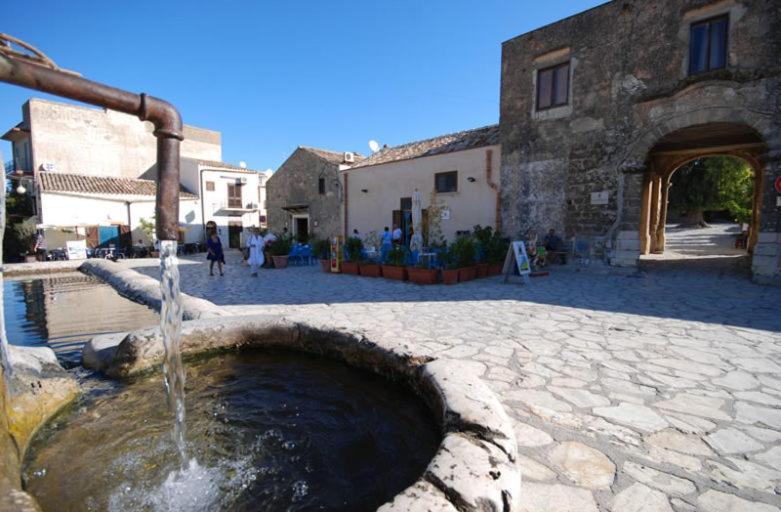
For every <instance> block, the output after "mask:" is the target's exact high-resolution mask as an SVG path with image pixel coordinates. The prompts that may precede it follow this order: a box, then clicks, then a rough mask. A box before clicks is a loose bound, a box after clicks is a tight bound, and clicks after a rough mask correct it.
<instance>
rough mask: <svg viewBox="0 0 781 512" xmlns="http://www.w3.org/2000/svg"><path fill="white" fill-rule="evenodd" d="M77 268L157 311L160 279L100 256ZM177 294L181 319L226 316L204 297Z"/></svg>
mask: <svg viewBox="0 0 781 512" xmlns="http://www.w3.org/2000/svg"><path fill="white" fill-rule="evenodd" d="M78 270H80V271H82V272H85V273H87V274H91V275H94V276H95V277H98V278H100V279H102V280H103V281H105V282H106V283H108V284H109V285H111V286H112V287H113V288H114V289H116V290H117V292H119V294H120V295H123V296H125V297H127V298H129V299H130V300H133V301H135V302H140V303H141V304H145V305H147V306H149V307H150V308H152V309H154V310H156V311H158V312H159V311H160V307H161V301H162V294H161V292H160V282H159V281H157V280H156V279H154V278H152V277H149V276H146V275H144V274H141V273H140V272H136V271H135V270H133V269H132V268H128V267H124V266H122V265H119V264H117V263H114V262H113V261H109V260H101V259H91V260H86V261H84V262H82V263H81V265H80V266H79V267H78ZM180 296H181V300H182V310H183V316H184V319H185V320H195V319H198V318H211V317H219V316H228V313H226V312H225V311H223V310H222V309H221V308H220V307H219V306H216V305H215V304H213V303H211V302H209V301H208V300H204V299H199V298H196V297H192V296H190V295H187V294H186V293H182V294H180Z"/></svg>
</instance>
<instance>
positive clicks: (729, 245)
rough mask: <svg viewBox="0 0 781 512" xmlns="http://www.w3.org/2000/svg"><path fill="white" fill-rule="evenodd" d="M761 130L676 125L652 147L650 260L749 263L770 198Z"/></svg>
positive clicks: (645, 211) (691, 264)
mask: <svg viewBox="0 0 781 512" xmlns="http://www.w3.org/2000/svg"><path fill="white" fill-rule="evenodd" d="M764 150H765V145H764V144H763V142H762V140H761V138H759V137H758V135H757V134H756V133H755V132H753V130H751V129H750V128H748V127H746V126H743V125H736V124H728V123H713V124H710V125H698V126H692V127H689V128H684V129H681V130H678V131H675V132H672V133H670V134H668V135H666V136H665V137H663V138H662V139H660V140H659V141H657V143H656V145H655V146H654V147H653V148H652V149H651V151H650V153H649V159H648V167H647V170H646V175H645V179H644V182H645V183H644V189H643V198H642V199H643V202H642V210H641V222H640V252H641V257H640V259H641V262H643V266H645V267H646V268H648V267H651V268H676V269H677V268H697V269H704V268H709V269H711V270H718V271H719V272H723V271H732V270H737V271H739V272H740V273H743V272H745V271H747V269H748V267H749V264H750V257H749V255H750V254H751V253H752V250H753V248H754V245H755V244H756V241H757V232H758V227H759V222H760V211H761V206H762V166H761V165H760V164H759V160H758V155H760V154H762V152H763V151H764Z"/></svg>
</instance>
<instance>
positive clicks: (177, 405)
mask: <svg viewBox="0 0 781 512" xmlns="http://www.w3.org/2000/svg"><path fill="white" fill-rule="evenodd" d="M160 289H161V291H162V305H161V308H160V330H161V332H162V335H163V347H164V348H165V359H164V361H163V377H164V378H165V390H166V394H167V396H168V407H169V409H170V410H171V413H172V414H173V416H174V426H173V436H174V442H175V443H176V448H177V450H178V451H179V458H180V463H181V467H182V470H185V469H186V468H188V466H189V465H190V463H189V462H188V461H187V445H186V440H185V417H186V414H185V406H184V382H185V373H184V367H183V366H182V352H181V350H180V348H179V344H180V342H181V339H182V300H181V297H180V294H179V262H178V261H177V257H176V241H174V240H163V241H161V242H160Z"/></svg>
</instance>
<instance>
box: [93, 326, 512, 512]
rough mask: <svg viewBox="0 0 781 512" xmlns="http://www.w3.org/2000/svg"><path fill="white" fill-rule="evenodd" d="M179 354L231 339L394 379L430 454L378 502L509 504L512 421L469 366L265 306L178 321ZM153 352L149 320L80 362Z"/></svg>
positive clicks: (402, 506)
mask: <svg viewBox="0 0 781 512" xmlns="http://www.w3.org/2000/svg"><path fill="white" fill-rule="evenodd" d="M181 348H182V354H183V355H184V357H185V358H186V357H187V356H195V355H200V354H203V353H206V352H211V351H220V350H225V349H232V348H248V349H249V348H251V349H257V348H261V349H262V348H275V349H286V350H293V351H300V352H304V353H307V354H312V355H316V356H321V357H327V358H330V359H334V360H338V361H343V362H345V363H347V364H349V365H351V366H354V367H357V368H362V369H365V370H369V371H372V372H374V373H376V374H378V375H381V376H383V377H384V378H387V379H389V380H392V381H395V382H399V383H402V384H404V385H406V386H407V387H409V388H410V389H412V390H413V391H414V392H415V393H417V394H418V395H419V396H420V397H421V398H422V399H423V401H424V402H425V403H426V404H427V406H428V407H429V408H430V409H431V410H432V412H433V413H434V416H435V418H436V420H437V421H438V423H439V426H440V428H441V432H442V441H441V443H440V445H439V448H438V450H437V453H436V455H435V456H434V458H433V459H432V460H431V462H430V463H429V464H428V466H427V468H426V470H425V471H424V473H423V475H421V476H420V477H419V478H418V480H417V481H416V482H415V483H414V484H413V485H411V486H410V487H408V488H407V489H406V490H404V491H402V492H401V493H400V494H398V495H396V496H395V497H394V498H393V499H392V500H391V501H389V502H388V503H386V504H384V505H383V506H381V507H380V508H379V509H378V510H380V511H383V512H390V511H405V512H408V511H424V510H425V511H429V510H436V511H461V512H463V511H472V510H474V511H485V510H491V511H502V512H510V511H514V510H518V508H519V495H520V485H521V477H520V473H519V471H518V469H517V467H516V463H515V461H516V458H517V457H516V456H517V447H516V442H515V435H514V433H513V430H512V422H511V421H510V419H509V417H508V416H507V414H506V412H505V411H504V409H503V407H502V405H501V404H500V402H499V400H498V398H497V397H496V396H495V395H494V394H493V392H492V391H491V390H490V389H489V388H488V387H487V386H486V385H485V384H484V383H483V382H482V381H481V380H480V377H479V375H478V374H477V373H476V371H475V369H474V367H473V366H472V365H469V364H468V363H465V362H461V361H455V360H450V359H435V358H432V357H428V356H425V355H422V354H419V353H417V351H416V350H415V348H414V347H412V346H410V345H408V344H406V343H403V342H399V341H397V340H395V339H392V338H391V337H390V336H388V338H387V339H378V337H377V336H374V337H372V339H367V337H366V336H365V335H364V334H363V333H361V332H359V331H348V330H347V329H344V328H340V327H334V326H329V325H323V324H317V323H315V322H312V323H308V324H303V323H298V322H292V321H290V320H288V319H286V318H284V317H281V316H275V315H253V316H236V317H221V318H211V319H205V320H192V321H188V322H184V323H183V326H182V344H181ZM162 358H163V344H162V337H161V334H160V330H159V328H150V329H144V330H140V331H135V332H132V333H129V334H127V335H123V336H119V337H118V336H99V337H96V338H95V339H94V340H93V341H92V342H90V343H89V344H87V345H86V346H85V348H84V364H85V366H89V367H92V368H95V369H97V370H100V371H102V372H104V373H106V374H108V375H110V376H112V377H115V378H125V377H129V376H131V375H135V374H139V373H143V372H147V371H155V370H157V369H159V367H160V363H161V362H162Z"/></svg>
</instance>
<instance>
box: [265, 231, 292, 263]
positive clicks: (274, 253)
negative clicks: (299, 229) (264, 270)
mask: <svg viewBox="0 0 781 512" xmlns="http://www.w3.org/2000/svg"><path fill="white" fill-rule="evenodd" d="M292 247H293V242H292V240H291V239H290V238H289V237H286V236H278V237H277V239H276V240H274V241H273V242H271V245H269V248H268V252H269V253H270V254H271V259H272V260H273V261H274V268H287V257H288V254H290V249H291V248H292Z"/></svg>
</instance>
